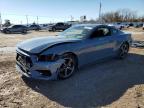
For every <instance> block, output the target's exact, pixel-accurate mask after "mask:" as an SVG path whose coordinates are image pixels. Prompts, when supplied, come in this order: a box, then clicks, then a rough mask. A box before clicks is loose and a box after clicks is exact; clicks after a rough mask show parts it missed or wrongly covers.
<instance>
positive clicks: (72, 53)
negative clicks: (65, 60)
mask: <svg viewBox="0 0 144 108" xmlns="http://www.w3.org/2000/svg"><path fill="white" fill-rule="evenodd" d="M62 55H72V56H74V58H75V60H76V65H77V68H78V65H79V60H78V56H77V54H75V53H74V52H65V53H63V54H62Z"/></svg>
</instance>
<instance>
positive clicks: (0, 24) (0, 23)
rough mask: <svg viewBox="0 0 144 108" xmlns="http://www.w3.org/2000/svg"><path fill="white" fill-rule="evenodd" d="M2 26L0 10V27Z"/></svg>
mask: <svg viewBox="0 0 144 108" xmlns="http://www.w3.org/2000/svg"><path fill="white" fill-rule="evenodd" d="M1 28H2V17H1V12H0V29H1Z"/></svg>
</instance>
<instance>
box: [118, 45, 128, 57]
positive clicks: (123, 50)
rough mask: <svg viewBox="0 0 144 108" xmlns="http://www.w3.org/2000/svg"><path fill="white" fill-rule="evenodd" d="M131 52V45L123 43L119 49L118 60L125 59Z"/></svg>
mask: <svg viewBox="0 0 144 108" xmlns="http://www.w3.org/2000/svg"><path fill="white" fill-rule="evenodd" d="M128 52H129V44H128V43H123V44H122V45H121V47H120V49H119V53H118V58H119V59H125V58H126V57H127V55H128Z"/></svg>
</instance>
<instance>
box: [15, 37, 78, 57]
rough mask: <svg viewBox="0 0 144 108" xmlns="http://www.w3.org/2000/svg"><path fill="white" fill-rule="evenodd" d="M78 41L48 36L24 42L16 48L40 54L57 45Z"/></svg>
mask: <svg viewBox="0 0 144 108" xmlns="http://www.w3.org/2000/svg"><path fill="white" fill-rule="evenodd" d="M78 40H80V39H70V38H64V37H60V36H48V37H40V38H33V39H29V40H26V41H23V42H21V43H19V44H18V45H17V48H19V49H22V50H24V51H27V52H29V53H34V54H36V53H40V52H42V51H43V50H45V49H47V48H49V47H51V46H53V45H55V44H59V43H64V42H75V41H78Z"/></svg>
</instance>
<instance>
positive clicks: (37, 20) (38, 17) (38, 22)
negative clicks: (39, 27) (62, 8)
mask: <svg viewBox="0 0 144 108" xmlns="http://www.w3.org/2000/svg"><path fill="white" fill-rule="evenodd" d="M38 23H39V17H38V16H37V24H38Z"/></svg>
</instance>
